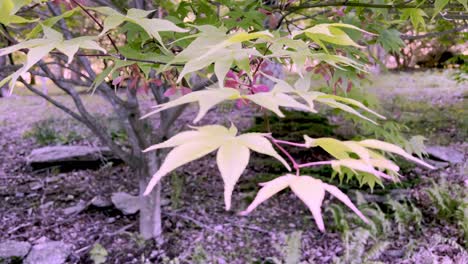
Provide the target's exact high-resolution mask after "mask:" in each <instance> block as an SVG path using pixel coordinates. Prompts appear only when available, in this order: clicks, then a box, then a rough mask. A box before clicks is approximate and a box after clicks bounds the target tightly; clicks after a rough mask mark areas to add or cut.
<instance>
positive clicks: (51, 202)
mask: <svg viewBox="0 0 468 264" xmlns="http://www.w3.org/2000/svg"><path fill="white" fill-rule="evenodd" d="M53 205H54V201H49V202H47V203H45V204H42V205H41V206H39V208H41V209H48V208H50V207H52V206H53Z"/></svg>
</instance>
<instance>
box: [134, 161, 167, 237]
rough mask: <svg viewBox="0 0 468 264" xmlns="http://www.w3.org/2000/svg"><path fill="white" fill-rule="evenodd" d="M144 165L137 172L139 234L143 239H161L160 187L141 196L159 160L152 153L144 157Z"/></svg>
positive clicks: (157, 186) (156, 168)
mask: <svg viewBox="0 0 468 264" xmlns="http://www.w3.org/2000/svg"><path fill="white" fill-rule="evenodd" d="M145 163H146V164H145V165H144V166H142V167H141V168H139V169H138V170H137V176H138V181H139V187H140V223H139V224H140V233H141V235H142V236H143V238H145V239H150V238H155V239H157V240H159V239H160V238H162V236H161V235H162V223H161V185H160V184H158V185H156V187H155V188H154V189H153V191H152V192H151V193H150V194H149V195H147V196H143V192H144V191H145V189H146V186H148V182H149V181H150V179H151V177H152V175H153V174H154V173H156V171H157V170H158V167H159V158H158V156H156V155H155V154H154V153H150V154H149V155H147V156H146V162H145Z"/></svg>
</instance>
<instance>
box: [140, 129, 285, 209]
mask: <svg viewBox="0 0 468 264" xmlns="http://www.w3.org/2000/svg"><path fill="white" fill-rule="evenodd" d="M267 135H268V134H263V133H247V134H242V135H239V136H237V128H236V127H235V126H234V125H232V126H231V127H230V128H229V129H228V128H226V127H224V126H220V125H208V126H202V127H194V130H192V131H184V132H181V133H179V134H177V135H175V136H173V137H172V138H170V139H168V140H167V141H165V142H162V143H159V144H156V145H154V146H152V147H149V148H148V149H146V150H145V152H146V151H151V150H156V149H160V148H172V147H173V148H174V149H172V150H171V151H170V152H169V153H168V154H167V156H166V159H165V160H164V162H163V163H162V165H161V167H160V168H159V170H158V171H157V172H156V174H154V175H153V178H152V179H151V181H150V182H149V184H148V187H147V188H146V190H145V195H147V194H149V193H150V192H151V190H152V189H153V187H154V186H155V185H156V184H157V183H158V182H159V180H160V179H161V178H162V177H164V176H165V175H167V174H168V173H169V172H171V171H172V170H174V169H176V168H178V167H180V166H182V165H184V164H186V163H189V162H191V161H193V160H196V159H199V158H201V157H203V156H205V155H207V154H209V153H211V152H213V151H215V150H218V153H217V156H216V161H217V164H218V168H219V171H220V172H221V177H222V178H223V181H224V201H225V205H226V210H229V209H230V207H231V196H232V191H233V190H234V185H235V184H236V183H237V180H238V179H239V177H240V176H241V174H242V172H243V171H244V170H245V168H246V167H247V164H248V162H249V158H250V151H255V152H258V153H261V154H265V155H269V156H271V157H274V158H276V159H277V160H279V161H280V162H281V163H283V165H284V166H285V167H286V168H287V169H288V170H291V168H290V167H289V165H288V163H287V162H286V161H285V160H284V159H283V158H282V157H281V156H280V155H279V154H278V153H277V152H276V151H275V149H274V148H273V146H272V144H271V143H270V141H268V139H266V136H267Z"/></svg>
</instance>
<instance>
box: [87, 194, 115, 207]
mask: <svg viewBox="0 0 468 264" xmlns="http://www.w3.org/2000/svg"><path fill="white" fill-rule="evenodd" d="M91 205H93V206H95V207H98V208H104V207H110V206H112V201H111V200H110V199H109V198H107V197H104V196H101V195H98V196H95V197H94V198H93V199H92V200H91Z"/></svg>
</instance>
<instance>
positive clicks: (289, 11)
mask: <svg viewBox="0 0 468 264" xmlns="http://www.w3.org/2000/svg"><path fill="white" fill-rule="evenodd" d="M337 6H339V7H341V6H349V7H367V8H380V9H409V8H427V7H433V6H434V5H433V4H430V3H429V4H422V5H421V4H420V5H413V4H408V2H404V3H399V4H374V3H360V2H349V1H339V2H327V1H319V2H318V3H314V4H309V3H306V4H301V5H299V6H292V7H289V8H288V9H287V13H285V14H284V15H283V16H282V17H281V18H280V20H279V21H278V26H277V28H279V27H280V26H281V24H282V22H283V20H284V19H285V18H286V17H287V16H289V15H292V14H294V13H296V12H297V11H299V10H302V9H309V8H317V7H337ZM450 6H452V5H450ZM450 6H449V7H450ZM453 6H454V7H458V6H461V5H453Z"/></svg>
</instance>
